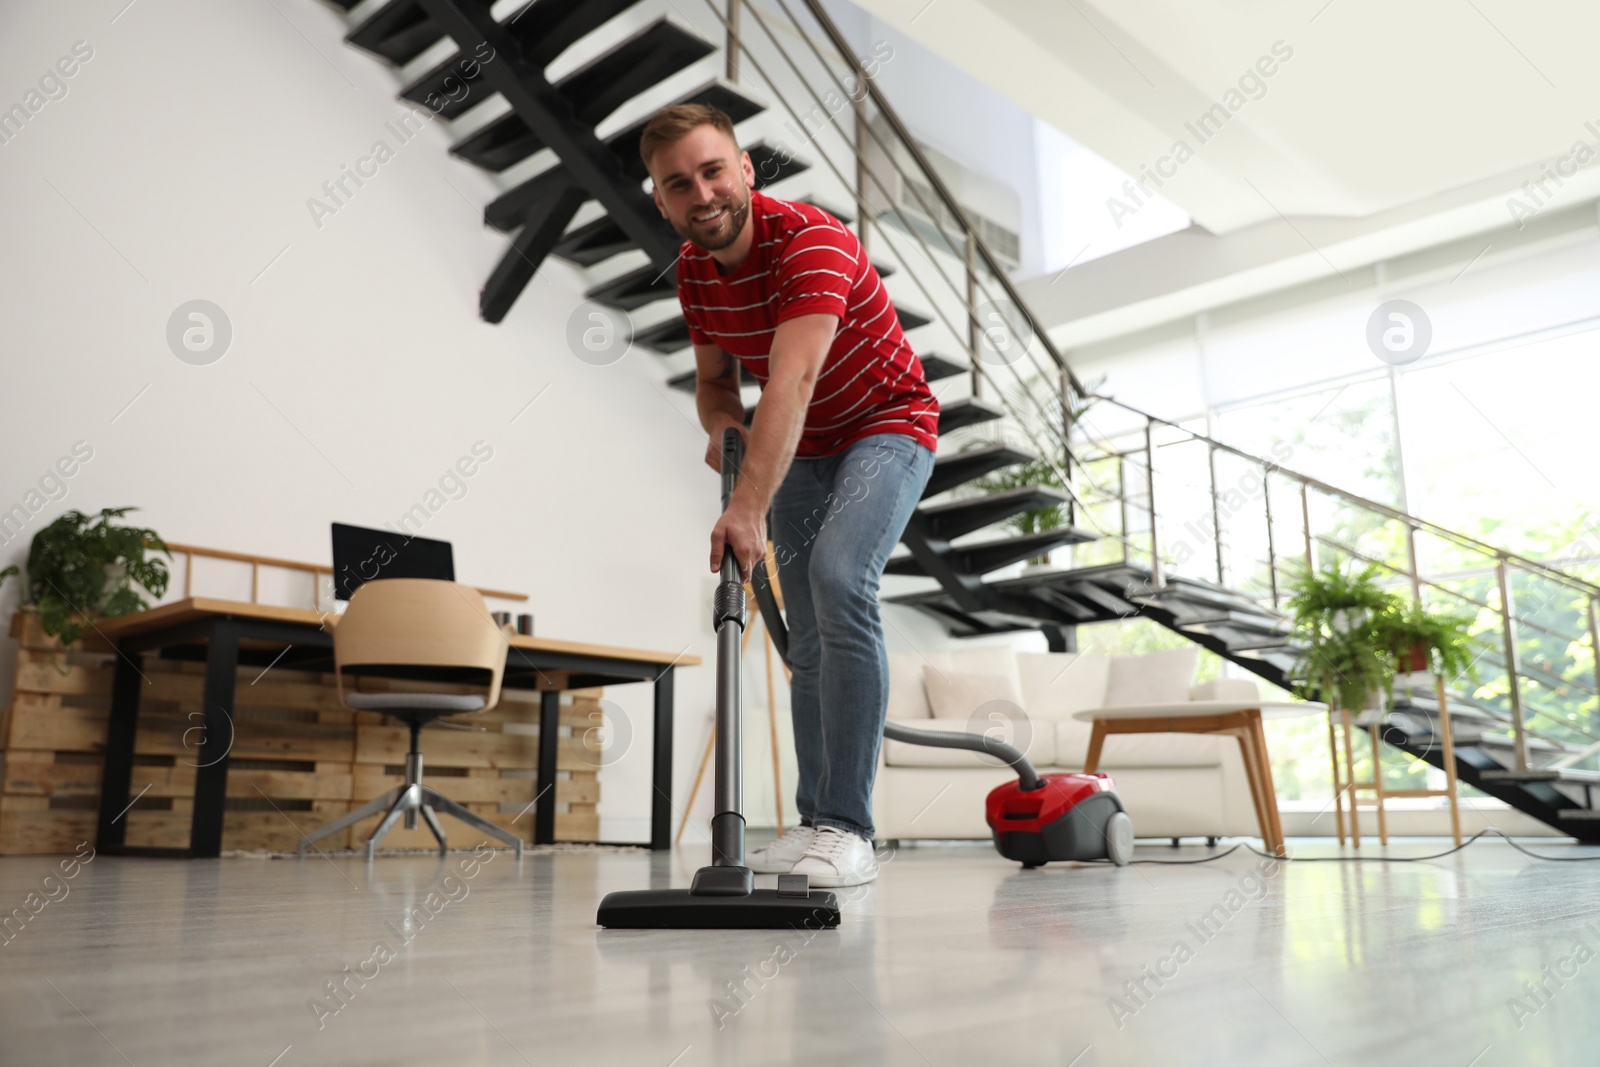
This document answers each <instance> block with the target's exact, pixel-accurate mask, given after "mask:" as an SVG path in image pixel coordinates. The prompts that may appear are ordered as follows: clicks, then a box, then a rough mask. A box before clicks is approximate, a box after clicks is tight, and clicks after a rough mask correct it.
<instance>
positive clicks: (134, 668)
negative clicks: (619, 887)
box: [84, 597, 700, 858]
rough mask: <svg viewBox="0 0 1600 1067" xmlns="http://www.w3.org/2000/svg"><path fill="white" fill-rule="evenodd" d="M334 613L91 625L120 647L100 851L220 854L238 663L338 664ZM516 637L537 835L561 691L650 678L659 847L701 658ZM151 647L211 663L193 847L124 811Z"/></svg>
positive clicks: (234, 608)
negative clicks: (535, 724) (142, 826)
mask: <svg viewBox="0 0 1600 1067" xmlns="http://www.w3.org/2000/svg"><path fill="white" fill-rule="evenodd" d="M338 620H339V616H338V615H337V614H334V613H331V612H318V611H307V610H305V609H301V608H285V607H275V606H272V605H267V604H252V603H247V602H242V601H232V600H217V599H213V598H210V597H188V598H186V599H183V600H179V601H176V602H174V603H171V604H164V605H162V606H161V607H158V608H151V609H149V610H148V611H141V612H137V613H135V614H132V615H124V616H121V617H119V618H115V619H108V620H105V621H102V622H99V623H97V624H96V628H95V629H93V630H90V631H87V632H86V633H85V636H84V643H85V646H86V647H88V648H90V649H95V648H100V649H103V650H105V651H113V652H115V653H116V654H117V661H116V667H115V672H114V675H113V680H112V689H111V716H110V720H109V723H108V725H107V728H106V754H105V769H104V771H103V772H102V778H101V790H100V815H99V819H98V823H97V836H96V845H95V847H96V848H97V849H98V850H99V851H101V852H107V853H111V854H123V855H155V856H181V857H193V858H206V857H214V856H217V855H218V854H220V852H221V850H222V818H223V807H224V804H223V800H224V797H225V796H226V794H227V786H228V755H227V751H228V749H227V743H225V741H224V739H225V738H228V737H230V736H231V731H232V721H233V711H234V685H235V680H236V677H237V674H238V669H239V667H240V666H241V665H245V664H248V665H255V666H260V667H263V668H265V667H268V666H277V667H280V668H285V669H290V670H312V671H323V672H332V670H333V629H334V627H336V626H337V625H338ZM510 643H511V647H510V649H509V650H508V652H507V654H506V670H505V677H504V680H503V682H502V685H503V686H504V687H506V688H512V689H535V690H539V691H540V694H541V695H540V702H539V766H538V783H539V796H538V799H537V800H536V801H535V804H536V807H535V813H534V837H533V840H534V843H535V844H548V843H551V842H553V841H554V840H555V822H556V797H555V790H554V789H553V788H551V786H552V785H553V783H554V782H555V777H556V756H557V735H558V732H559V728H560V714H561V713H560V702H561V693H562V691H563V690H567V689H587V688H590V687H593V686H603V685H616V684H623V683H628V682H653V683H654V685H655V709H654V722H655V740H654V742H653V752H652V758H651V779H652V786H653V789H654V795H653V796H652V798H651V804H650V840H649V842H648V843H647V844H648V846H649V847H650V848H652V849H666V848H670V847H671V816H672V801H671V791H672V678H673V671H674V670H675V669H676V668H678V667H680V666H694V665H696V664H698V663H699V662H700V657H698V656H688V655H683V654H679V655H676V656H675V655H673V654H671V653H668V652H656V651H650V650H646V649H636V648H618V647H615V646H611V645H594V644H587V643H584V642H579V641H559V640H555V639H553V638H548V637H529V636H523V635H520V634H518V635H513V636H511V638H510ZM147 652H156V653H158V654H159V655H161V656H163V657H166V658H172V659H189V660H198V661H202V662H204V663H205V665H206V666H205V682H204V696H203V701H204V713H203V719H204V721H203V723H202V725H201V728H200V729H199V730H198V732H199V733H200V735H201V738H200V743H199V745H198V746H197V749H196V754H197V764H196V766H197V770H196V774H195V787H194V813H193V821H192V823H191V825H190V831H189V847H188V848H186V849H166V848H138V847H131V846H128V845H127V844H125V840H126V828H127V824H126V823H125V822H123V821H121V819H120V816H121V815H122V813H123V812H125V811H126V810H127V807H128V804H129V792H130V788H131V785H132V777H133V749H134V738H135V736H136V734H137V730H138V722H139V701H140V683H141V681H142V678H141V675H140V668H141V666H142V663H143V654H144V653H147ZM593 843H595V844H632V843H634V842H593Z"/></svg>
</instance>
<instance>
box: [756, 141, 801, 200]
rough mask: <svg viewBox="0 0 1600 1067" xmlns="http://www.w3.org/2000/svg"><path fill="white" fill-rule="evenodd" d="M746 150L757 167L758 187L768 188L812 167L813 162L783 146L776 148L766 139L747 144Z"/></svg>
mask: <svg viewBox="0 0 1600 1067" xmlns="http://www.w3.org/2000/svg"><path fill="white" fill-rule="evenodd" d="M745 151H746V152H749V153H750V164H751V166H753V167H754V168H755V172H756V184H755V188H757V189H766V188H768V187H769V186H772V185H775V184H777V183H778V182H781V181H783V180H784V179H785V178H793V177H794V176H795V175H796V174H803V173H805V172H806V171H808V170H810V169H811V164H809V163H807V162H806V161H805V160H803V159H801V158H800V157H799V156H796V155H794V154H793V153H792V152H787V151H785V150H783V149H781V148H774V147H773V146H772V145H769V144H768V143H767V142H765V141H757V142H756V143H755V144H753V145H746V146H745Z"/></svg>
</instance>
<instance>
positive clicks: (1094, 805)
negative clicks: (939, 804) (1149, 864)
mask: <svg viewBox="0 0 1600 1067" xmlns="http://www.w3.org/2000/svg"><path fill="white" fill-rule="evenodd" d="M1038 781H1039V785H1038V786H1037V787H1036V788H1034V789H1027V788H1025V787H1024V784H1023V782H1021V781H1016V782H1007V783H1006V784H1004V785H1001V786H996V787H995V788H994V789H993V790H992V791H991V792H990V793H989V799H988V801H987V803H986V805H985V807H986V813H987V815H988V820H989V830H990V832H991V833H992V834H993V835H994V847H995V848H996V849H998V850H999V851H1000V855H1002V856H1004V857H1005V858H1006V859H1008V860H1015V861H1016V862H1018V863H1020V864H1022V865H1023V866H1024V867H1040V866H1043V865H1044V864H1046V863H1049V862H1051V861H1052V860H1055V861H1058V862H1060V861H1069V860H1078V861H1083V860H1104V859H1108V860H1110V861H1111V862H1112V863H1115V864H1116V865H1117V866H1119V867H1120V866H1122V865H1123V864H1125V863H1127V862H1128V860H1129V859H1130V858H1132V856H1133V823H1132V822H1131V821H1130V820H1129V819H1128V813H1127V812H1126V811H1125V810H1124V809H1123V807H1122V800H1121V798H1120V797H1118V796H1117V794H1116V793H1115V792H1113V786H1112V783H1111V776H1110V775H1108V774H1104V773H1101V772H1096V773H1094V774H1078V773H1076V772H1071V771H1068V772H1063V773H1059V774H1045V775H1041V776H1039V779H1038Z"/></svg>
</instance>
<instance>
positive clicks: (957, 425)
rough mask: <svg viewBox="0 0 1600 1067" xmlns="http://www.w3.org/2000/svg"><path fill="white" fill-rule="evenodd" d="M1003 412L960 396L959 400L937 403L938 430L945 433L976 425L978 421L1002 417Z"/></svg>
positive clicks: (978, 401) (991, 420) (970, 398)
mask: <svg viewBox="0 0 1600 1067" xmlns="http://www.w3.org/2000/svg"><path fill="white" fill-rule="evenodd" d="M1004 415H1005V413H1004V412H1003V411H1000V410H998V409H997V408H993V407H990V406H989V405H988V404H985V403H984V402H983V401H981V400H977V399H974V398H972V397H970V396H969V397H962V398H961V399H960V400H951V401H948V402H946V403H942V404H940V405H939V432H940V433H941V434H947V433H949V432H950V431H951V430H959V429H961V428H962V427H965V426H977V425H979V424H980V423H985V422H993V421H994V420H995V419H998V418H1003V417H1004Z"/></svg>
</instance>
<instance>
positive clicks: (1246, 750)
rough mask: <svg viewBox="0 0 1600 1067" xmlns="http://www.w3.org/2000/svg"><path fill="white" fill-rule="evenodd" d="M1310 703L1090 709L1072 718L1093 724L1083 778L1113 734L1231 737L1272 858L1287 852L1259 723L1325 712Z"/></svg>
mask: <svg viewBox="0 0 1600 1067" xmlns="http://www.w3.org/2000/svg"><path fill="white" fill-rule="evenodd" d="M1326 710H1328V706H1327V705H1326V704H1318V703H1315V702H1312V701H1296V702H1294V703H1292V704H1286V703H1263V702H1261V701H1256V702H1254V703H1247V702H1245V701H1240V700H1187V701H1183V702H1181V703H1174V704H1142V705H1136V706H1132V707H1125V708H1093V709H1090V710H1088V711H1080V712H1078V713H1077V714H1075V715H1074V716H1073V718H1075V719H1077V720H1078V721H1080V722H1088V723H1093V724H1094V730H1093V732H1092V733H1090V735H1089V751H1088V754H1087V755H1086V756H1085V757H1084V761H1083V770H1084V773H1085V774H1087V773H1089V772H1091V771H1094V770H1095V769H1096V768H1097V767H1099V766H1100V750H1101V748H1102V747H1103V746H1104V745H1105V740H1106V738H1107V737H1108V736H1110V735H1112V734H1231V735H1233V737H1235V738H1237V739H1238V741H1239V754H1240V755H1241V756H1243V757H1244V773H1245V777H1247V778H1248V779H1249V780H1250V800H1251V802H1252V803H1254V804H1255V808H1256V824H1257V825H1258V826H1260V827H1261V840H1262V841H1264V842H1265V843H1266V846H1267V850H1268V851H1269V852H1271V853H1273V854H1274V855H1277V856H1282V855H1284V854H1285V851H1284V843H1283V824H1282V823H1281V822H1280V821H1279V820H1278V798H1277V795H1276V794H1275V793H1274V792H1273V786H1272V764H1271V763H1270V761H1269V760H1268V759H1267V737H1266V734H1265V732H1263V730H1262V729H1261V720H1262V719H1282V718H1289V717H1290V716H1294V715H1312V714H1315V713H1316V712H1320V711H1326Z"/></svg>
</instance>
